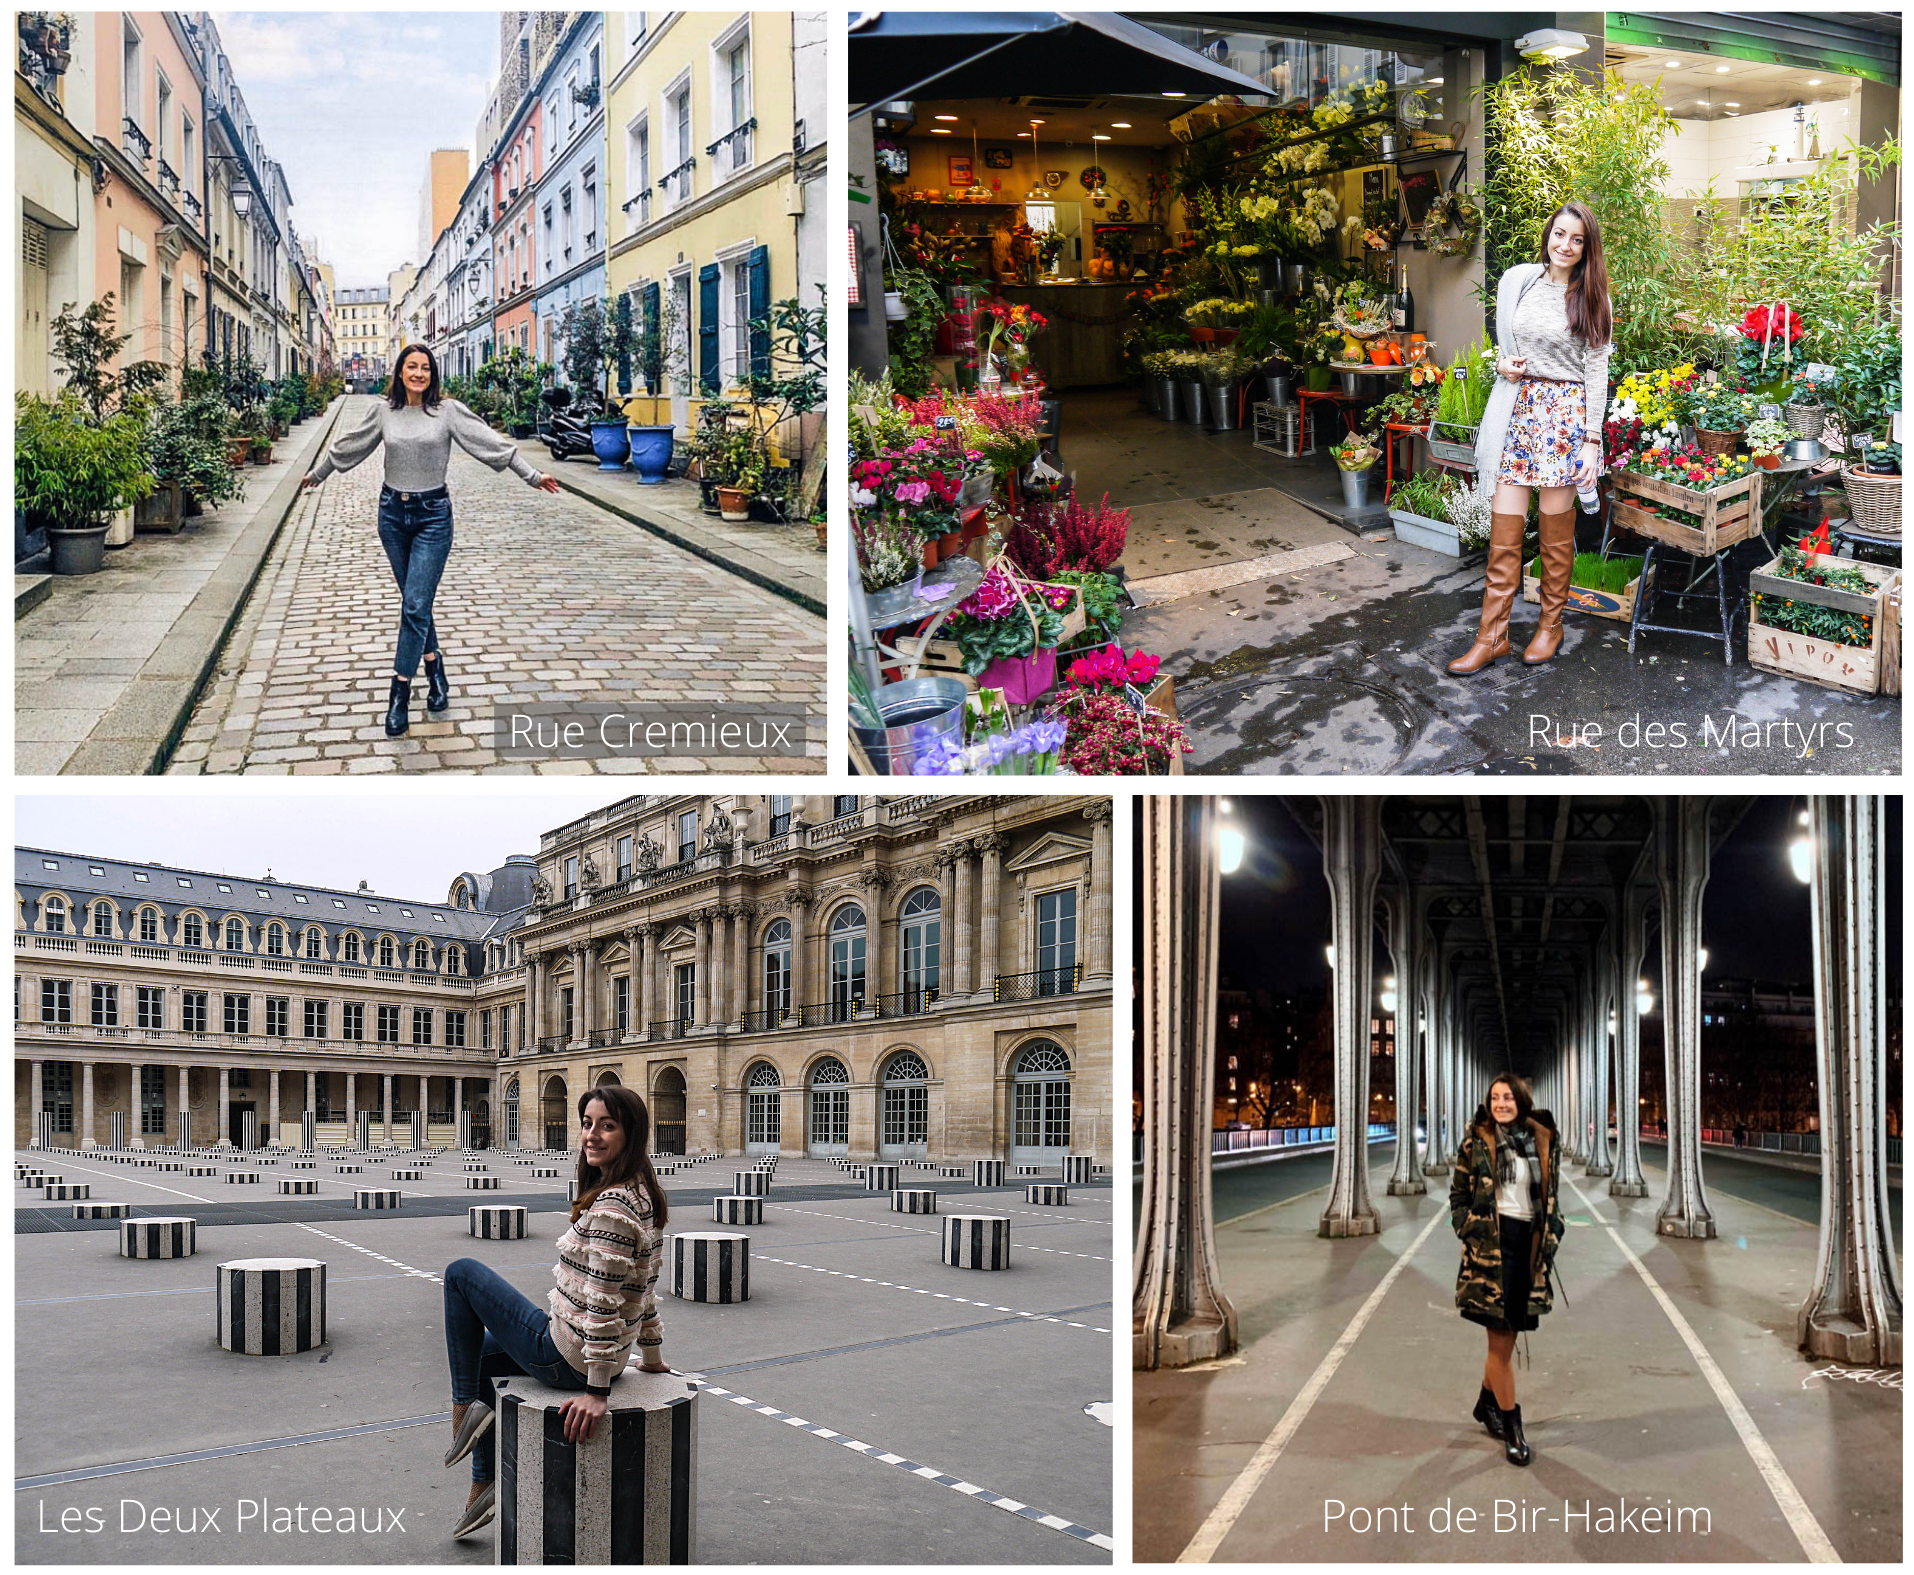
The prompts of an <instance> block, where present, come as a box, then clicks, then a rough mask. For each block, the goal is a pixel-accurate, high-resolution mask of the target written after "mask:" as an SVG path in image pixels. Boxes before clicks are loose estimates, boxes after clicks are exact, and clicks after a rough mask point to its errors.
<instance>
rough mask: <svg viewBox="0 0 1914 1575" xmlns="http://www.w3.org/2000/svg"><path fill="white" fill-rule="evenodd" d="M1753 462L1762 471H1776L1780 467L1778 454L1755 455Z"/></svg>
mask: <svg viewBox="0 0 1914 1575" xmlns="http://www.w3.org/2000/svg"><path fill="white" fill-rule="evenodd" d="M1754 462H1755V463H1756V464H1757V465H1759V466H1760V467H1761V468H1762V469H1763V470H1777V469H1779V468H1780V465H1781V456H1780V455H1779V454H1757V455H1755V456H1754Z"/></svg>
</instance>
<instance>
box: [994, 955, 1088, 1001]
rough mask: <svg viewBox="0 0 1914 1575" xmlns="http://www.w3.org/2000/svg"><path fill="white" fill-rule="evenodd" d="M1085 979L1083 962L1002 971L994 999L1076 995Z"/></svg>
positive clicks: (1021, 999)
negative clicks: (1035, 968) (1011, 971)
mask: <svg viewBox="0 0 1914 1575" xmlns="http://www.w3.org/2000/svg"><path fill="white" fill-rule="evenodd" d="M1082 981H1083V964H1082V963H1072V964H1071V965H1070V966H1069V967H1067V968H1039V969H1038V970H1037V971H1036V972H1035V973H1000V974H998V975H997V983H996V987H995V988H994V989H993V990H992V992H991V996H990V998H991V999H992V1000H993V1001H1035V1000H1039V999H1041V998H1042V997H1044V996H1046V995H1075V994H1076V992H1077V986H1078V985H1079V984H1080V983H1082Z"/></svg>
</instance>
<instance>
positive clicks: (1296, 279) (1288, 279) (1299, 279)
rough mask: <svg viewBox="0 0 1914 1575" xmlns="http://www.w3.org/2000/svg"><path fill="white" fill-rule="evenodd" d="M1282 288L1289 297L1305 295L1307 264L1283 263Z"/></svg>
mask: <svg viewBox="0 0 1914 1575" xmlns="http://www.w3.org/2000/svg"><path fill="white" fill-rule="evenodd" d="M1283 288H1284V289H1285V290H1287V291H1288V292H1289V293H1290V294H1291V295H1306V294H1307V293H1308V292H1309V264H1307V263H1284V264H1283Z"/></svg>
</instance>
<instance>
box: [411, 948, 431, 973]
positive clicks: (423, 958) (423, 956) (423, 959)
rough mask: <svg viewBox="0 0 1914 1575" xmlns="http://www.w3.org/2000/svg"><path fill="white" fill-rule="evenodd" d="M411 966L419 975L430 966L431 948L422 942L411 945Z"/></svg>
mask: <svg viewBox="0 0 1914 1575" xmlns="http://www.w3.org/2000/svg"><path fill="white" fill-rule="evenodd" d="M412 966H413V967H414V968H416V969H417V970H418V971H419V972H421V973H423V972H424V971H425V970H426V969H428V968H430V967H431V966H432V948H431V947H430V946H428V945H426V943H425V942H424V941H414V942H413V943H412Z"/></svg>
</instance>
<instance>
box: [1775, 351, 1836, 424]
mask: <svg viewBox="0 0 1914 1575" xmlns="http://www.w3.org/2000/svg"><path fill="white" fill-rule="evenodd" d="M1832 376H1833V374H1832V372H1831V371H1828V370H1826V369H1823V371H1822V375H1819V376H1817V375H1816V373H1815V369H1814V368H1811V367H1805V366H1804V367H1802V368H1801V370H1800V371H1798V372H1796V373H1795V374H1794V377H1793V379H1792V381H1791V382H1790V384H1789V387H1788V404H1787V408H1786V410H1785V411H1784V412H1783V415H1784V417H1785V418H1786V420H1787V423H1788V426H1789V428H1790V429H1791V430H1792V431H1793V433H1794V435H1795V436H1796V437H1805V438H1814V439H1815V440H1816V441H1819V440H1820V438H1821V435H1822V433H1824V432H1825V431H1826V430H1827V425H1828V407H1827V401H1826V396H1825V392H1824V389H1825V384H1826V383H1827V381H1828V380H1829V379H1830V378H1831V377H1832Z"/></svg>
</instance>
